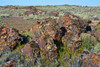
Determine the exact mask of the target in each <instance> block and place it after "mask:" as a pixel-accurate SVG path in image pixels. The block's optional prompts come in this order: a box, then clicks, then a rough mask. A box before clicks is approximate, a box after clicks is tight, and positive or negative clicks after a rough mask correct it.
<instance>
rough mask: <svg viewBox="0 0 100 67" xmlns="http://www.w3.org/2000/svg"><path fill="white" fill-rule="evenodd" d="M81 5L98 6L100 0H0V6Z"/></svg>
mask: <svg viewBox="0 0 100 67" xmlns="http://www.w3.org/2000/svg"><path fill="white" fill-rule="evenodd" d="M63 4H69V5H82V6H100V0H0V6H4V5H23V6H29V5H63Z"/></svg>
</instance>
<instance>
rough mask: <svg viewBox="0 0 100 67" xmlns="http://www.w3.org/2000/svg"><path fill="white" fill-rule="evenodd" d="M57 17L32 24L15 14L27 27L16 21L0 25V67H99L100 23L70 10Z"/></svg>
mask: <svg viewBox="0 0 100 67" xmlns="http://www.w3.org/2000/svg"><path fill="white" fill-rule="evenodd" d="M58 17H59V19H54V18H51V17H49V18H45V19H42V20H38V21H34V24H30V23H31V21H32V20H24V21H23V20H22V19H21V18H20V17H18V18H19V19H20V20H18V21H23V22H25V23H26V24H25V26H24V27H26V28H27V26H28V24H30V25H29V26H31V27H28V28H27V29H28V30H27V29H25V30H23V28H20V27H19V26H21V25H20V24H22V23H20V22H18V23H17V20H16V21H15V22H16V27H15V28H13V27H12V26H11V27H12V28H11V27H10V24H9V23H8V26H5V27H3V26H0V67H100V50H99V47H100V22H99V21H97V22H96V23H95V22H94V21H90V20H83V19H82V18H80V17H78V16H76V15H74V14H71V13H65V14H64V16H58ZM15 19H16V18H14V17H12V18H11V17H10V18H6V19H5V18H3V19H2V20H3V21H4V22H7V20H10V21H11V22H12V24H13V22H14V20H15ZM19 23H20V24H19ZM17 25H18V27H19V28H17ZM17 29H18V30H17ZM19 29H21V30H23V31H21V30H19Z"/></svg>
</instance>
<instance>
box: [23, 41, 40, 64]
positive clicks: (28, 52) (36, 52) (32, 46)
mask: <svg viewBox="0 0 100 67" xmlns="http://www.w3.org/2000/svg"><path fill="white" fill-rule="evenodd" d="M21 52H22V53H23V54H24V55H25V56H26V57H28V58H31V59H32V60H33V62H35V60H36V58H38V57H39V56H40V48H39V46H38V44H36V43H35V41H31V42H29V43H27V44H26V45H25V46H24V48H22V49H21Z"/></svg>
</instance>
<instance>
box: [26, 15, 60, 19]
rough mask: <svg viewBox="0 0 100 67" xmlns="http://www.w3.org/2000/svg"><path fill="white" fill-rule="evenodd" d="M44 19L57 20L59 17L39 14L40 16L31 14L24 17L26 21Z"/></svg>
mask: <svg viewBox="0 0 100 67" xmlns="http://www.w3.org/2000/svg"><path fill="white" fill-rule="evenodd" d="M45 18H53V19H59V17H54V16H49V15H47V14H40V15H33V14H31V15H29V16H26V17H24V19H25V20H28V19H33V20H41V19H45Z"/></svg>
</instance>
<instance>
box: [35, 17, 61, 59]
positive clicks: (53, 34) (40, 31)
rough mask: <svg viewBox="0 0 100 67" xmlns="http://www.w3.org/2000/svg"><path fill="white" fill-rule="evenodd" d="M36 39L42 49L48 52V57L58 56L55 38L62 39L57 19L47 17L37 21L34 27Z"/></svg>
mask: <svg viewBox="0 0 100 67" xmlns="http://www.w3.org/2000/svg"><path fill="white" fill-rule="evenodd" d="M33 32H34V33H33V34H34V39H33V40H34V41H35V42H36V43H38V45H39V47H40V49H41V50H42V51H43V52H44V53H45V54H46V56H47V57H48V59H55V58H57V46H56V44H55V42H54V40H60V38H61V36H62V35H61V33H62V32H61V30H60V27H59V26H58V24H57V23H56V20H54V19H52V18H47V19H45V20H43V21H41V22H37V23H36V24H35V25H34V27H33Z"/></svg>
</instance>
